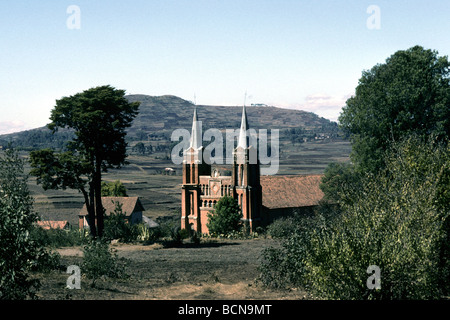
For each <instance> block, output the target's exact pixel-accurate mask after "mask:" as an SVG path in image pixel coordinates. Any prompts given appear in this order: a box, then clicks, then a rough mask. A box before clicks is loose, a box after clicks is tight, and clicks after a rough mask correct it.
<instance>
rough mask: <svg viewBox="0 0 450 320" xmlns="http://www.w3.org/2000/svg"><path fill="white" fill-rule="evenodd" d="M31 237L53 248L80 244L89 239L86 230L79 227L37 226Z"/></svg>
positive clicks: (40, 244) (42, 245)
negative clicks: (54, 227) (52, 227)
mask: <svg viewBox="0 0 450 320" xmlns="http://www.w3.org/2000/svg"><path fill="white" fill-rule="evenodd" d="M30 237H31V238H32V239H33V240H34V241H36V242H37V243H38V244H39V246H41V247H51V248H60V247H72V246H79V245H83V244H85V243H86V241H87V235H86V233H85V230H79V229H78V228H71V229H68V230H64V229H48V230H46V229H43V228H41V227H39V226H35V227H34V228H33V229H32V230H31V232H30Z"/></svg>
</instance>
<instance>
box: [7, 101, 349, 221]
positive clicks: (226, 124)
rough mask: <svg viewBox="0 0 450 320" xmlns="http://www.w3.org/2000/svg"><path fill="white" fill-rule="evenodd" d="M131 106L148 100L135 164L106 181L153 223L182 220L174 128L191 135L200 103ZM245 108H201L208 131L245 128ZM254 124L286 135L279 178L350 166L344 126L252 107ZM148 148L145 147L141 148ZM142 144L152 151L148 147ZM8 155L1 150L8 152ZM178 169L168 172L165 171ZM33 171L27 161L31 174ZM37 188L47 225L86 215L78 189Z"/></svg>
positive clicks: (29, 138) (21, 135)
mask: <svg viewBox="0 0 450 320" xmlns="http://www.w3.org/2000/svg"><path fill="white" fill-rule="evenodd" d="M127 98H128V99H129V100H130V101H141V106H140V110H139V114H138V115H137V117H136V118H135V120H134V121H133V124H132V126H131V127H130V128H129V130H128V135H127V140H128V142H129V149H128V151H127V153H128V154H129V156H128V158H127V161H128V162H129V164H128V165H126V166H124V167H123V168H122V169H119V170H109V171H108V172H107V173H104V174H103V176H102V179H103V180H104V181H115V180H120V181H122V182H123V183H124V184H125V186H126V188H127V190H128V195H129V196H138V197H140V199H141V202H142V204H143V206H144V208H145V209H146V211H145V215H146V216H148V217H151V218H153V219H165V218H170V217H177V216H178V215H179V212H180V205H181V201H180V199H181V198H180V197H181V188H180V183H181V181H182V180H181V172H182V170H181V165H176V164H174V163H173V162H172V160H171V159H170V151H171V145H173V144H172V142H171V141H170V136H171V133H172V131H173V130H174V129H179V128H184V129H187V130H189V131H190V130H191V126H192V116H193V107H194V106H193V104H192V103H190V102H189V101H186V100H183V99H180V98H178V97H174V96H161V97H152V96H146V95H130V96H127ZM241 113H242V106H234V107H226V106H202V105H200V106H198V117H199V120H201V121H203V129H204V130H206V129H207V128H218V129H220V130H224V129H227V128H232V129H238V128H239V127H240V120H241ZM247 115H248V120H249V125H250V126H251V127H252V128H255V129H260V128H264V129H279V130H280V154H279V155H280V165H279V171H278V174H283V175H286V174H287V175H291V174H320V173H323V171H324V169H325V168H326V166H327V165H328V164H329V163H330V162H334V161H349V157H348V156H349V154H350V150H351V146H350V143H349V142H348V141H345V140H343V139H341V138H339V137H338V135H339V132H338V130H337V124H336V123H333V122H330V121H329V120H326V119H323V118H320V117H319V116H317V115H315V114H313V113H310V112H304V111H299V110H288V109H281V108H276V107H264V106H250V107H248V108H247ZM72 136H73V132H72V131H70V130H59V131H58V132H57V133H56V134H54V135H53V134H52V133H51V131H50V130H49V129H48V128H46V127H43V128H38V129H34V130H29V131H23V132H17V133H13V134H9V135H3V136H0V145H2V146H5V145H7V143H8V142H11V143H12V144H13V146H14V147H17V148H19V149H22V150H23V151H22V152H21V155H22V156H23V157H24V158H27V157H28V152H27V151H29V150H33V149H40V148H47V147H51V148H56V149H60V148H63V147H64V144H65V143H66V142H67V141H68V140H71V139H72ZM138 144H140V145H141V148H140V149H139V148H137V145H138ZM142 146H143V147H144V148H143V149H142ZM0 152H1V151H0ZM167 167H171V168H173V169H175V171H174V174H172V175H166V174H165V168H167ZM30 169H31V168H30V167H29V163H27V167H26V171H27V172H29V170H30ZM29 188H30V191H31V193H32V195H33V198H34V200H35V202H34V208H35V210H36V211H37V212H39V214H40V215H41V217H42V219H44V220H68V221H69V222H70V223H71V224H72V225H75V226H76V225H77V223H78V212H79V211H80V209H81V207H82V206H83V201H84V199H83V196H82V195H81V194H80V193H79V192H78V191H77V190H71V189H66V190H47V191H45V190H43V189H42V186H40V185H37V184H36V177H30V179H29Z"/></svg>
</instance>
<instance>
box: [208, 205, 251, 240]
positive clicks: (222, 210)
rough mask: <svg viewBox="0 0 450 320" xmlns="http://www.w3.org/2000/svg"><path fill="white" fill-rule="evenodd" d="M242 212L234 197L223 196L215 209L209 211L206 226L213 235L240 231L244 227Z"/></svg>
mask: <svg viewBox="0 0 450 320" xmlns="http://www.w3.org/2000/svg"><path fill="white" fill-rule="evenodd" d="M241 219H242V213H241V209H240V207H239V205H238V202H237V200H236V199H234V198H233V197H228V196H225V197H222V198H220V200H219V201H218V202H217V204H216V206H215V208H214V211H213V212H212V213H208V222H207V224H206V226H207V227H208V230H209V232H210V233H211V234H212V235H227V234H229V233H231V232H234V231H239V230H240V228H241V227H242V221H241Z"/></svg>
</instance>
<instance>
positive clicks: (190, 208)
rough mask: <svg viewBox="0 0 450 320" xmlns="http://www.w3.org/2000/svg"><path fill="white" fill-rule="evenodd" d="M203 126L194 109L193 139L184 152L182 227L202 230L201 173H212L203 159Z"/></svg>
mask: <svg viewBox="0 0 450 320" xmlns="http://www.w3.org/2000/svg"><path fill="white" fill-rule="evenodd" d="M203 151H204V150H203V146H202V126H201V121H198V117H197V107H195V109H194V117H193V121H192V131H191V141H190V145H189V148H188V149H187V150H184V154H183V157H184V159H183V184H182V186H181V228H182V229H188V230H190V229H192V230H196V231H200V230H201V221H200V196H201V185H200V175H210V174H211V166H210V165H208V164H207V163H206V162H205V161H204V159H203Z"/></svg>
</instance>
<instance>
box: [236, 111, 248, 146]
mask: <svg viewBox="0 0 450 320" xmlns="http://www.w3.org/2000/svg"><path fill="white" fill-rule="evenodd" d="M248 129H249V128H248V122H247V112H246V111H245V104H244V107H243V108H242V120H241V129H240V131H239V140H238V145H237V146H238V147H241V148H244V149H247V148H248V137H247V130H248Z"/></svg>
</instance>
